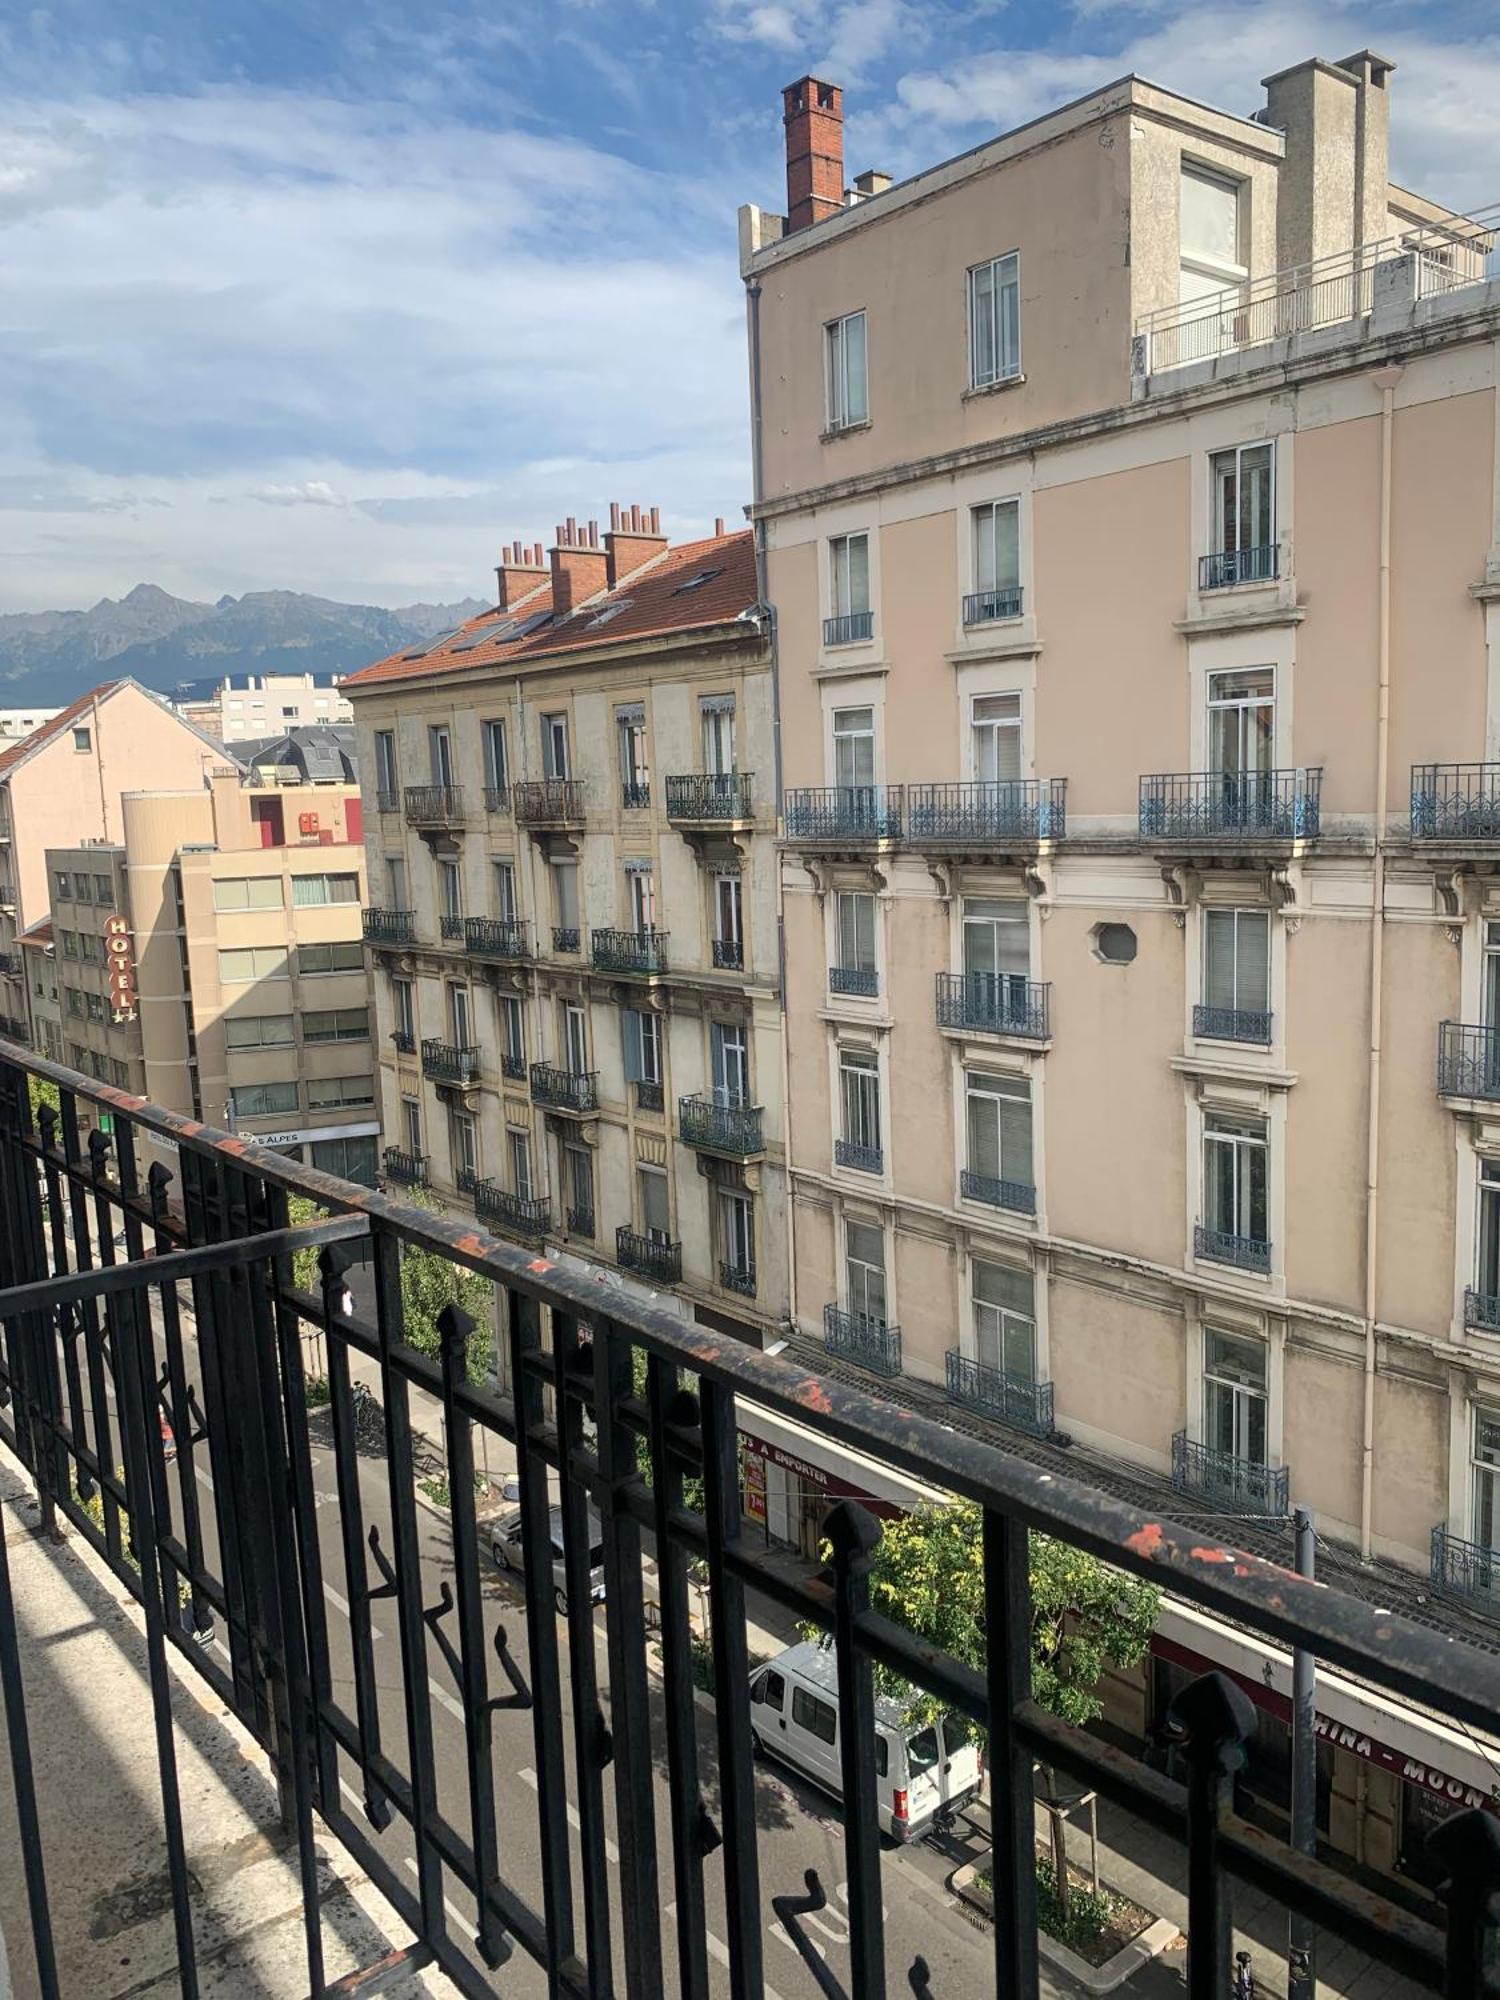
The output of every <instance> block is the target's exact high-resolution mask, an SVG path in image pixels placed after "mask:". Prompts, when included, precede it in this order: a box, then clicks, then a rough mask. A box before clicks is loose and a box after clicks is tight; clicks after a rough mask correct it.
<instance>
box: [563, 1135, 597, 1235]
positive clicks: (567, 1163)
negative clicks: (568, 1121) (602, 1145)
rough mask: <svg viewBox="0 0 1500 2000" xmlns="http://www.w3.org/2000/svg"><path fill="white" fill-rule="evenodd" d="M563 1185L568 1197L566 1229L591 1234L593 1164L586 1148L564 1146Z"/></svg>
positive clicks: (592, 1220) (592, 1218) (592, 1217)
mask: <svg viewBox="0 0 1500 2000" xmlns="http://www.w3.org/2000/svg"><path fill="white" fill-rule="evenodd" d="M562 1155H563V1185H564V1187H565V1188H566V1189H567V1195H568V1227H569V1228H570V1229H578V1230H582V1231H585V1232H587V1233H588V1234H590V1235H591V1234H592V1233H593V1228H594V1162H593V1158H592V1156H591V1155H590V1153H589V1149H588V1147H587V1146H564V1147H563V1149H562Z"/></svg>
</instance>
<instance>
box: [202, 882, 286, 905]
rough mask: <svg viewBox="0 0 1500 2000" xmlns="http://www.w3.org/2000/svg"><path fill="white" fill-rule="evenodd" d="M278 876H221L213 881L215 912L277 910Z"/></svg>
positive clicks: (279, 896)
mask: <svg viewBox="0 0 1500 2000" xmlns="http://www.w3.org/2000/svg"><path fill="white" fill-rule="evenodd" d="M281 907H282V896H281V877H280V876H279V875H221V876H219V877H217V878H216V879H215V881H214V908H215V909H216V910H279V909H281Z"/></svg>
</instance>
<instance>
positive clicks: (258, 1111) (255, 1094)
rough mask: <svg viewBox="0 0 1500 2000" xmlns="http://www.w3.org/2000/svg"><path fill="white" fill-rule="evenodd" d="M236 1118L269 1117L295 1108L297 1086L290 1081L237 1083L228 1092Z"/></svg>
mask: <svg viewBox="0 0 1500 2000" xmlns="http://www.w3.org/2000/svg"><path fill="white" fill-rule="evenodd" d="M229 1101H230V1103H231V1104H232V1105H233V1106H234V1115H235V1117H236V1118H271V1117H275V1116H277V1115H278V1114H281V1113H284V1112H288V1111H295V1110H296V1109H297V1086H296V1084H295V1082H290V1083H237V1084H236V1085H235V1086H234V1088H233V1089H232V1090H231V1091H230V1093H229Z"/></svg>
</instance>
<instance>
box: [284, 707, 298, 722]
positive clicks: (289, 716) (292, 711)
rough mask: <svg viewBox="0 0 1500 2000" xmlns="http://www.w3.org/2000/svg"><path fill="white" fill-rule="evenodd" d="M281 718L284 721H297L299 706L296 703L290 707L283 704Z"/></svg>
mask: <svg viewBox="0 0 1500 2000" xmlns="http://www.w3.org/2000/svg"><path fill="white" fill-rule="evenodd" d="M281 719H282V721H283V722H295V721H296V720H297V708H296V704H295V703H294V704H293V705H292V706H291V707H290V708H287V707H285V706H283V708H282V711H281Z"/></svg>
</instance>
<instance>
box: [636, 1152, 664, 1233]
mask: <svg viewBox="0 0 1500 2000" xmlns="http://www.w3.org/2000/svg"><path fill="white" fill-rule="evenodd" d="M635 1178H636V1185H637V1187H638V1189H639V1191H640V1201H641V1234H642V1235H643V1236H647V1237H649V1238H650V1240H651V1241H652V1242H653V1243H670V1242H671V1240H672V1205H671V1202H670V1200H669V1199H668V1194H667V1175H666V1170H665V1168H663V1167H640V1166H638V1167H637V1168H636V1170H635Z"/></svg>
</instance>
